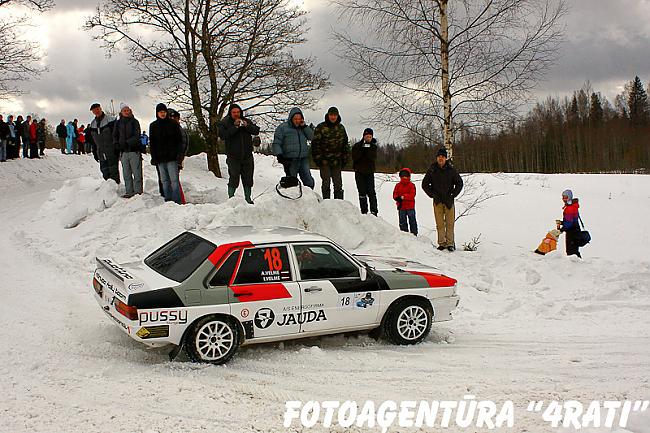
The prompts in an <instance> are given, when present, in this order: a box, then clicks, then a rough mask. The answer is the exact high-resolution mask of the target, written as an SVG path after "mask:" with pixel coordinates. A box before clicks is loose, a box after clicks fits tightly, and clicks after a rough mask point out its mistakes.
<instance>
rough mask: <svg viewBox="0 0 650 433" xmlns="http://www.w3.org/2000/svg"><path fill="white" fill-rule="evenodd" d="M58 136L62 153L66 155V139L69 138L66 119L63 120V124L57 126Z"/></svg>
mask: <svg viewBox="0 0 650 433" xmlns="http://www.w3.org/2000/svg"><path fill="white" fill-rule="evenodd" d="M56 136H57V137H59V148H60V149H61V153H62V154H64V155H65V153H66V145H65V144H66V143H65V139H66V137H67V136H68V131H67V128H66V127H65V119H61V123H59V124H58V125H56Z"/></svg>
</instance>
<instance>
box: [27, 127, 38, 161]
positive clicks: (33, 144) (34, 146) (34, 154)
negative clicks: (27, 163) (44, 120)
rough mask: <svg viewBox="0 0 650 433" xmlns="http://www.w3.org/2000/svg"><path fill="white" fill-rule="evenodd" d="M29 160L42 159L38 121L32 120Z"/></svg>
mask: <svg viewBox="0 0 650 433" xmlns="http://www.w3.org/2000/svg"><path fill="white" fill-rule="evenodd" d="M29 158H30V159H40V156H38V119H36V118H34V119H32V123H31V124H30V125H29Z"/></svg>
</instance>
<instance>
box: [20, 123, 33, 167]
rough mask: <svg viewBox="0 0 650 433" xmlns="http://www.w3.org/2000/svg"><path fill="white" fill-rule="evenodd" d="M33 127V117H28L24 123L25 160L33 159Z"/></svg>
mask: <svg viewBox="0 0 650 433" xmlns="http://www.w3.org/2000/svg"><path fill="white" fill-rule="evenodd" d="M31 126H32V116H27V117H26V118H25V122H23V125H22V128H23V158H31V155H30V151H31V139H30V136H31V133H30V131H31Z"/></svg>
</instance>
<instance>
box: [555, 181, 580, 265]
mask: <svg viewBox="0 0 650 433" xmlns="http://www.w3.org/2000/svg"><path fill="white" fill-rule="evenodd" d="M562 202H563V203H564V207H563V208H562V221H561V222H560V223H559V224H558V226H557V228H558V229H559V230H560V232H564V233H566V240H565V242H566V255H567V256H573V255H575V256H578V257H579V258H582V255H581V254H580V240H579V237H580V222H579V221H580V212H579V209H580V205H579V204H578V199H577V198H573V191H571V190H570V189H567V190H564V191H563V192H562Z"/></svg>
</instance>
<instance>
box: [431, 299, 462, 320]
mask: <svg viewBox="0 0 650 433" xmlns="http://www.w3.org/2000/svg"><path fill="white" fill-rule="evenodd" d="M459 303H460V297H458V296H444V297H441V298H435V299H431V304H432V305H433V321H434V322H445V321H447V320H451V319H453V318H454V317H453V316H452V314H451V313H452V311H454V310H455V309H456V307H458V304H459Z"/></svg>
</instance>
